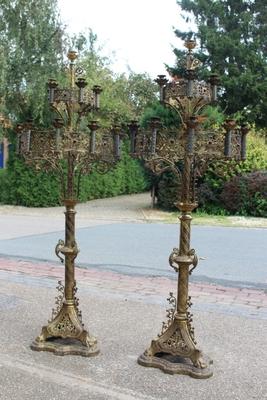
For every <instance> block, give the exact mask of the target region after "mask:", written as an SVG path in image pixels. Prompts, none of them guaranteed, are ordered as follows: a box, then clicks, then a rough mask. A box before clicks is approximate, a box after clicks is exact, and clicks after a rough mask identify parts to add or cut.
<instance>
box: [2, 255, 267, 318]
mask: <svg viewBox="0 0 267 400" xmlns="http://www.w3.org/2000/svg"><path fill="white" fill-rule="evenodd" d="M0 271H6V272H7V271H8V272H11V273H12V274H26V275H28V276H31V277H33V278H39V279H41V278H42V277H43V278H54V279H63V267H62V266H61V265H60V264H56V263H55V264H52V263H48V262H39V261H27V260H21V259H15V258H14V259H13V258H6V257H2V258H0ZM76 279H77V281H78V287H81V288H82V289H83V290H86V289H87V290H90V291H93V292H95V293H96V294H97V293H103V291H104V292H105V293H106V294H108V295H109V296H115V297H124V298H125V299H133V300H137V301H138V300H140V301H144V302H148V303H158V304H165V298H166V297H167V296H168V293H169V292H174V293H175V292H176V280H175V278H174V279H173V280H172V279H168V278H164V277H148V276H147V277H144V276H130V275H122V274H118V273H114V272H110V271H103V270H101V271H99V270H97V269H92V268H90V269H83V268H76ZM190 295H191V296H192V302H193V304H194V306H193V307H194V308H195V309H197V310H205V311H216V312H221V313H226V314H232V315H243V316H246V317H250V318H258V319H259V318H260V319H267V293H266V292H265V291H264V290H255V289H248V288H242V289H241V288H234V287H224V286H220V285H215V284H209V283H190Z"/></svg>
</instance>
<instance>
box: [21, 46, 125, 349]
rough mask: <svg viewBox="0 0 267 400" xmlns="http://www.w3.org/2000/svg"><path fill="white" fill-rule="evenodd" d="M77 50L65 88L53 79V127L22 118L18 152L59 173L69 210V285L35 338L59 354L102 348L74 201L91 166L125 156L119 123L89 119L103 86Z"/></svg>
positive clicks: (60, 252) (63, 249)
mask: <svg viewBox="0 0 267 400" xmlns="http://www.w3.org/2000/svg"><path fill="white" fill-rule="evenodd" d="M76 58H77V54H76V52H74V51H70V52H69V53H68V59H69V68H68V75H69V78H70V84H69V87H67V88H60V87H59V85H58V83H57V82H56V81H55V80H54V79H50V80H49V82H48V97H49V103H50V105H51V108H52V110H53V111H54V113H55V118H54V121H53V127H52V128H51V129H48V130H42V129H39V128H35V127H34V126H33V124H32V122H31V121H28V122H26V123H23V124H20V125H18V127H17V132H18V141H17V143H18V152H19V154H20V155H22V156H23V158H24V159H25V161H26V163H27V164H29V165H32V166H35V168H37V169H41V170H44V171H47V172H53V173H55V174H57V175H58V177H59V178H60V182H61V192H62V197H63V203H64V205H65V207H66V211H65V240H64V241H63V240H59V242H58V244H57V245H56V248H55V252H56V255H57V256H58V257H59V258H60V260H61V262H64V263H65V285H64V286H63V284H62V282H61V281H59V284H58V287H57V289H58V291H59V295H58V297H57V298H56V308H55V309H53V310H52V319H51V320H50V321H49V322H48V324H47V325H46V326H44V327H43V328H42V331H41V334H40V335H39V336H38V337H37V338H36V339H35V340H34V341H33V343H32V345H31V348H32V349H33V350H45V351H52V352H55V353H56V354H60V355H65V354H77V355H82V356H94V355H96V354H98V352H99V349H98V346H97V340H96V338H95V337H93V336H91V335H90V334H89V333H88V331H87V330H86V329H85V328H84V324H83V323H82V315H81V311H80V310H79V308H78V305H79V301H78V298H77V297H76V292H77V287H76V281H75V259H76V257H77V255H78V252H79V249H78V247H77V243H76V239H75V214H76V211H75V206H76V204H77V199H78V194H79V188H80V182H81V177H82V175H83V174H88V173H90V171H91V170H92V168H95V169H97V170H98V171H100V172H102V173H104V172H106V171H107V170H108V169H109V168H111V167H113V166H114V164H115V163H116V161H117V160H118V159H119V158H120V135H121V134H120V132H121V131H120V129H119V127H117V126H113V127H112V128H111V129H110V130H107V129H106V130H99V126H98V122H97V120H95V119H90V117H92V116H93V115H94V114H95V113H96V112H97V111H98V109H99V94H100V92H101V88H100V87H99V86H94V87H93V89H92V90H86V86H87V83H86V81H85V79H84V78H83V77H81V74H82V70H81V69H80V68H77V67H76V66H75V59H76Z"/></svg>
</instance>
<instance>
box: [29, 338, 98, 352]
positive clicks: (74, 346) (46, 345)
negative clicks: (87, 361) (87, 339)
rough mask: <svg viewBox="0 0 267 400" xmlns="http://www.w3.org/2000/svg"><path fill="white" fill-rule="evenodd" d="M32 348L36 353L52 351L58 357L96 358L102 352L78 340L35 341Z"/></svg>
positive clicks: (53, 339)
mask: <svg viewBox="0 0 267 400" xmlns="http://www.w3.org/2000/svg"><path fill="white" fill-rule="evenodd" d="M91 339H92V337H91ZM30 347H31V349H32V350H34V351H50V352H52V353H54V354H55V355H57V356H66V355H74V356H82V357H94V356H96V355H97V354H99V351H100V350H99V349H98V348H97V347H96V346H94V347H93V348H92V347H91V348H89V347H86V346H84V345H83V344H82V343H81V342H80V341H78V340H75V339H71V338H59V337H58V338H50V339H47V340H46V341H45V342H39V341H38V340H34V341H33V342H32V344H31V346H30Z"/></svg>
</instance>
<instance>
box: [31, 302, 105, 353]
mask: <svg viewBox="0 0 267 400" xmlns="http://www.w3.org/2000/svg"><path fill="white" fill-rule="evenodd" d="M31 349H32V350H35V351H50V352H53V353H55V354H57V355H61V356H64V355H70V354H71V355H79V356H83V357H92V356H96V355H97V354H98V353H99V349H98V347H97V340H96V338H95V337H93V336H90V335H89V333H88V332H87V331H86V330H85V329H84V327H83V323H82V322H81V315H80V313H79V311H78V308H77V306H76V304H75V301H67V300H65V302H64V303H63V304H62V306H61V309H60V310H59V312H58V314H57V315H56V316H55V318H54V319H53V320H52V321H50V322H49V323H48V325H47V326H44V327H43V328H42V332H41V334H40V335H39V336H38V337H37V338H36V339H35V340H34V341H33V343H32V344H31Z"/></svg>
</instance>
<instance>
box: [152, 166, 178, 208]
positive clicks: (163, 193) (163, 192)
mask: <svg viewBox="0 0 267 400" xmlns="http://www.w3.org/2000/svg"><path fill="white" fill-rule="evenodd" d="M157 192H158V202H157V204H158V206H159V207H160V208H162V209H164V210H177V208H176V207H175V203H176V202H177V201H178V200H179V193H180V182H179V181H178V179H177V176H176V175H174V174H173V173H172V172H167V173H164V174H163V175H162V177H161V179H160V181H159V183H158V191H157Z"/></svg>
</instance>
